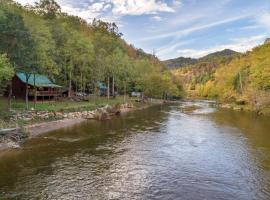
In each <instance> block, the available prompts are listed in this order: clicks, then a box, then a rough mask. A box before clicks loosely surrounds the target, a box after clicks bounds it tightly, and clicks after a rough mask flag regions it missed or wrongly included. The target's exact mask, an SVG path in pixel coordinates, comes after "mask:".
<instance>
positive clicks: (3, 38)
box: [0, 4, 36, 109]
mask: <svg viewBox="0 0 270 200" xmlns="http://www.w3.org/2000/svg"><path fill="white" fill-rule="evenodd" d="M12 6H13V5H10V4H4V6H3V7H1V14H0V24H1V27H0V53H6V54H7V57H8V58H9V59H10V61H11V62H13V63H14V70H15V72H17V71H21V72H24V73H25V75H26V85H27V89H26V95H25V101H26V108H27V109H28V79H29V77H30V73H31V70H32V67H33V64H34V63H33V61H34V58H35V57H36V55H35V53H36V52H35V48H34V41H33V40H32V38H31V34H30V32H29V30H28V29H27V27H26V26H25V23H24V20H23V17H22V15H21V11H20V10H19V9H14V8H13V7H12ZM9 88H10V91H9V102H10V100H11V95H12V90H11V88H12V83H11V82H10V85H9ZM9 104H10V103H9Z"/></svg>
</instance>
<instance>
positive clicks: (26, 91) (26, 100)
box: [25, 79, 29, 110]
mask: <svg viewBox="0 0 270 200" xmlns="http://www.w3.org/2000/svg"><path fill="white" fill-rule="evenodd" d="M28 93H29V91H28V79H27V80H26V90H25V105H26V110H29V99H28Z"/></svg>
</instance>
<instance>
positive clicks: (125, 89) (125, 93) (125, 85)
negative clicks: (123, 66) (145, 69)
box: [124, 81, 127, 103]
mask: <svg viewBox="0 0 270 200" xmlns="http://www.w3.org/2000/svg"><path fill="white" fill-rule="evenodd" d="M126 95H127V83H126V81H125V82H124V102H125V103H126Z"/></svg>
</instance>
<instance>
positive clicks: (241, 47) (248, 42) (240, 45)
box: [177, 34, 267, 58]
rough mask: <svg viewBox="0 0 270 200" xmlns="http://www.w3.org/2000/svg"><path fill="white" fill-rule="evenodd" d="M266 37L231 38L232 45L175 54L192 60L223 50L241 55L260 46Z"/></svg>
mask: <svg viewBox="0 0 270 200" xmlns="http://www.w3.org/2000/svg"><path fill="white" fill-rule="evenodd" d="M266 37H267V36H266V35H264V34H263V35H256V36H253V37H243V38H233V39H231V41H232V43H230V44H223V45H217V46H213V47H210V48H207V49H179V50H177V53H178V54H179V56H184V57H192V58H200V57H202V56H206V55H208V54H210V53H214V52H217V51H222V50H224V49H231V50H234V51H238V52H242V53H243V52H246V51H248V50H250V49H252V48H253V47H255V46H258V45H259V44H261V43H262V42H263V41H264V40H265V38H266Z"/></svg>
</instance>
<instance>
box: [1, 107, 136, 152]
mask: <svg viewBox="0 0 270 200" xmlns="http://www.w3.org/2000/svg"><path fill="white" fill-rule="evenodd" d="M134 109H135V108H134V106H133V104H130V103H126V104H116V105H114V106H109V105H106V106H104V107H102V108H98V109H96V110H93V111H82V112H68V113H65V112H49V111H29V112H25V113H18V114H17V115H16V116H14V118H15V119H14V120H25V121H27V120H29V121H30V120H33V119H37V118H38V119H40V120H41V121H46V120H49V119H55V120H52V121H49V122H42V123H36V124H32V125H27V126H23V127H17V128H15V129H7V130H6V132H5V130H2V132H0V151H4V150H8V149H11V148H19V147H20V144H21V143H22V142H24V141H25V140H27V139H30V138H34V137H37V136H39V135H41V134H44V133H47V132H50V131H54V130H57V129H61V128H65V127H69V126H73V125H75V124H79V123H82V122H84V121H86V120H99V121H104V120H109V119H111V117H112V116H113V115H120V114H121V113H125V112H129V111H132V110H134Z"/></svg>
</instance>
